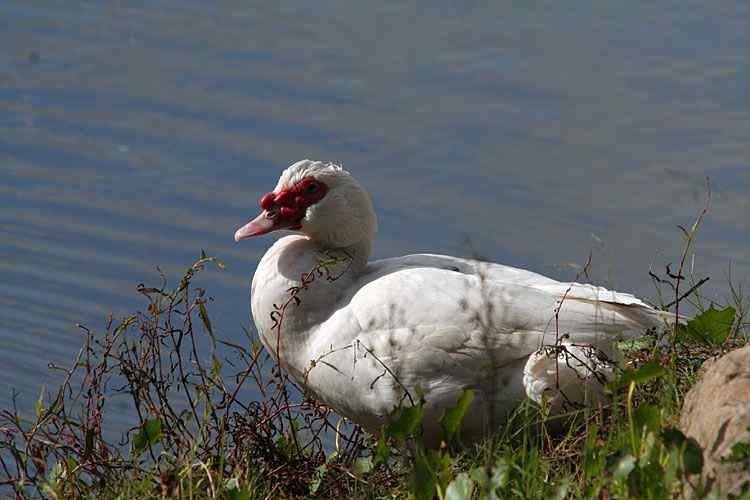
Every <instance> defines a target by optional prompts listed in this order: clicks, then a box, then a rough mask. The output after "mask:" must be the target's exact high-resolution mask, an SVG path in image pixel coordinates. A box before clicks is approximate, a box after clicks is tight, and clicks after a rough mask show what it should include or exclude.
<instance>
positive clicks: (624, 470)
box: [612, 454, 636, 481]
mask: <svg viewBox="0 0 750 500" xmlns="http://www.w3.org/2000/svg"><path fill="white" fill-rule="evenodd" d="M635 463H636V460H635V457H634V456H633V455H630V454H628V455H625V456H624V457H622V458H621V459H620V460H619V461H618V462H617V465H615V470H614V473H613V474H612V475H613V476H614V478H615V479H617V480H619V481H622V480H624V479H627V477H628V476H629V475H630V473H631V472H632V471H633V469H634V468H635Z"/></svg>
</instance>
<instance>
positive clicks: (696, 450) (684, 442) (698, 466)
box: [661, 427, 703, 474]
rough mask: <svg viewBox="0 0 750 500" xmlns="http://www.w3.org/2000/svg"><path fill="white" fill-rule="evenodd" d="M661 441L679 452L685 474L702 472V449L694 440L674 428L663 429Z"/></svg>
mask: <svg viewBox="0 0 750 500" xmlns="http://www.w3.org/2000/svg"><path fill="white" fill-rule="evenodd" d="M661 439H662V441H663V442H664V444H665V445H666V446H672V447H675V448H677V449H678V450H679V452H680V454H681V457H682V463H683V464H684V466H685V472H686V473H687V474H700V473H701V471H703V449H701V447H700V445H699V444H698V442H697V441H696V440H695V439H693V438H689V437H687V436H685V434H683V433H682V431H681V430H679V429H677V428H674V427H670V428H667V429H664V430H663V431H662V432H661Z"/></svg>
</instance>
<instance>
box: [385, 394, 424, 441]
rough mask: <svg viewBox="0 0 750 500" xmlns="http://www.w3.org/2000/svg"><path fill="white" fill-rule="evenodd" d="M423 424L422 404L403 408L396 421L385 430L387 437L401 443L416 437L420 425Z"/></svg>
mask: <svg viewBox="0 0 750 500" xmlns="http://www.w3.org/2000/svg"><path fill="white" fill-rule="evenodd" d="M421 423H422V404H421V403H420V404H416V405H414V406H410V407H408V408H401V410H400V413H399V415H398V417H397V418H396V420H394V421H392V422H391V423H390V424H388V425H387V426H386V428H385V431H384V432H385V435H386V436H388V437H391V438H394V439H397V440H399V441H403V440H405V439H406V438H408V437H411V436H414V434H415V432H416V430H417V429H418V428H419V425H420V424H421Z"/></svg>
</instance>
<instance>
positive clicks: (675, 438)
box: [661, 427, 687, 447]
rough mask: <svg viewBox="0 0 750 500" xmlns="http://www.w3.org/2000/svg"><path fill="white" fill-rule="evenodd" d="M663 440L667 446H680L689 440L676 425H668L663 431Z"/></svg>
mask: <svg viewBox="0 0 750 500" xmlns="http://www.w3.org/2000/svg"><path fill="white" fill-rule="evenodd" d="M661 440H662V441H663V442H664V444H665V445H666V446H675V447H680V446H682V445H683V444H685V442H686V441H687V437H686V436H685V434H683V433H682V431H681V430H680V429H678V428H676V427H667V428H666V429H664V430H663V431H661Z"/></svg>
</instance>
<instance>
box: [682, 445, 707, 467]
mask: <svg viewBox="0 0 750 500" xmlns="http://www.w3.org/2000/svg"><path fill="white" fill-rule="evenodd" d="M683 460H684V463H685V472H687V473H688V474H700V473H701V472H702V471H703V450H702V449H701V446H700V445H699V444H698V442H697V441H696V440H695V439H693V438H688V440H687V443H686V446H685V451H684V452H683Z"/></svg>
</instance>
